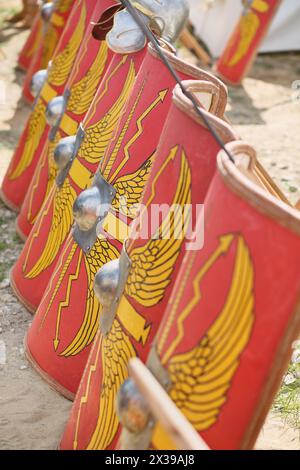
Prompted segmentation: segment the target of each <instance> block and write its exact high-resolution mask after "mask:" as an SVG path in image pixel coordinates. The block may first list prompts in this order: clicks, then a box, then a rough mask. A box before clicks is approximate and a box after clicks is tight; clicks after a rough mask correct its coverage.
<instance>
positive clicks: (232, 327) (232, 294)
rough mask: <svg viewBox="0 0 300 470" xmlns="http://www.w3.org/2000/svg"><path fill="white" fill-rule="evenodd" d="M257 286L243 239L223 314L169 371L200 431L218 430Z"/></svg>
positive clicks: (175, 393)
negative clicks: (216, 423) (213, 427)
mask: <svg viewBox="0 0 300 470" xmlns="http://www.w3.org/2000/svg"><path fill="white" fill-rule="evenodd" d="M253 283H254V270H253V265H252V262H251V259H250V254H249V250H248V248H247V246H246V244H245V241H244V239H243V238H242V237H239V240H238V249H237V256H236V263H235V268H234V274H233V281H232V284H231V287H230V291H229V294H228V297H227V299H226V303H225V305H224V307H223V310H222V311H221V313H220V315H219V316H218V318H217V319H216V320H215V322H214V323H213V324H212V325H211V326H210V328H209V329H208V331H207V333H206V334H205V336H204V337H203V338H202V339H201V340H200V342H199V344H198V346H196V347H195V348H194V349H193V350H192V351H189V352H187V353H184V354H179V355H177V356H175V357H173V358H171V359H170V361H169V363H168V365H167V368H168V373H169V377H170V380H171V382H172V388H171V390H170V396H171V398H172V400H173V401H174V402H175V403H176V405H177V406H178V408H179V409H180V410H181V411H182V412H183V413H184V415H185V416H186V417H187V419H188V420H189V421H190V422H191V424H192V425H193V426H194V427H195V428H196V429H197V431H204V430H206V429H208V428H210V427H211V426H212V425H213V424H215V422H216V421H217V419H218V416H219V414H220V412H221V408H222V406H224V404H225V403H226V400H227V393H228V391H229V389H230V386H231V381H232V380H233V377H234V374H235V372H236V371H237V369H238V367H239V363H240V357H241V354H242V353H243V351H244V349H245V348H246V346H247V344H248V342H249V339H250V336H251V332H252V328H253V324H254V320H255V318H254V294H253ZM197 284H198V283H197ZM197 289H198V286H196V290H197ZM199 314H200V313H199ZM162 362H164V360H163V361H162Z"/></svg>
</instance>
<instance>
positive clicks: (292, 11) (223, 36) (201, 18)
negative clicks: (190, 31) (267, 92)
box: [188, 0, 300, 58]
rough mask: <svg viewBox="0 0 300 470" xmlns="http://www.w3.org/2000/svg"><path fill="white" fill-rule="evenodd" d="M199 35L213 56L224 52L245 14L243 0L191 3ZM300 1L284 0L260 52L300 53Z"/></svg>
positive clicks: (192, 1) (215, 0)
mask: <svg viewBox="0 0 300 470" xmlns="http://www.w3.org/2000/svg"><path fill="white" fill-rule="evenodd" d="M188 2H189V4H190V10H191V11H190V20H191V23H192V25H193V26H194V28H195V33H196V35H197V36H198V37H200V38H201V39H202V40H203V41H204V43H206V45H207V47H208V49H209V51H210V53H211V55H212V56H213V57H214V58H217V57H219V56H220V54H221V53H222V51H223V49H224V47H225V45H226V43H227V41H228V39H229V37H230V35H231V33H232V31H233V29H234V27H235V26H236V24H237V22H238V20H239V18H240V15H241V13H242V11H243V4H242V1H241V0H188ZM299 25H300V2H299V0H283V2H282V4H281V6H280V7H279V9H278V12H277V14H276V16H275V18H274V20H273V23H272V26H271V28H270V30H269V33H268V35H267V36H266V38H265V40H264V42H263V44H262V46H261V49H260V52H281V51H289V50H300V27H299Z"/></svg>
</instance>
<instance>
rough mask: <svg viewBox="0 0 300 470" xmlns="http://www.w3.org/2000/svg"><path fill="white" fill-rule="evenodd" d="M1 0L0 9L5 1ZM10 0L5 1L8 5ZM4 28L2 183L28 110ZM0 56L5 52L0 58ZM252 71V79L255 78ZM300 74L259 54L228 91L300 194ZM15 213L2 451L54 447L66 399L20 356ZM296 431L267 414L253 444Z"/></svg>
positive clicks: (295, 438) (7, 241)
mask: <svg viewBox="0 0 300 470" xmlns="http://www.w3.org/2000/svg"><path fill="white" fill-rule="evenodd" d="M5 3H6V4H7V2H4V1H3V0H0V7H1V6H4V4H5ZM12 3H15V2H14V1H12V2H9V4H10V5H11V4H12ZM11 32H12V31H6V32H5V33H4V34H5V37H6V39H5V41H4V42H2V43H0V48H1V49H2V53H4V54H5V58H3V56H2V54H1V55H0V184H1V180H2V178H3V175H4V172H5V170H6V168H7V165H8V163H9V160H10V158H11V155H12V152H13V149H14V147H15V145H16V142H17V140H18V136H19V135H20V132H21V131H22V127H23V123H24V121H25V119H26V116H27V115H28V113H29V111H30V109H29V108H28V107H27V106H25V105H24V103H22V101H21V100H20V91H21V88H20V84H21V83H22V74H20V73H16V71H15V69H14V66H15V63H16V57H17V52H18V50H19V49H20V47H21V45H22V43H23V41H24V38H25V36H26V33H24V32H21V33H18V34H17V35H11ZM1 57H2V58H1ZM254 77H255V78H254ZM297 79H300V65H299V55H296V54H291V55H276V56H267V57H263V58H259V59H258V60H257V62H256V64H255V67H254V69H253V71H252V73H251V77H250V78H248V79H246V80H245V82H244V85H243V87H240V88H236V89H230V108H229V111H228V117H229V119H230V120H231V121H232V123H233V124H234V125H235V127H236V128H237V130H238V131H239V133H240V134H241V136H242V137H243V138H244V139H246V140H247V141H249V143H251V144H253V145H254V146H255V147H256V148H257V150H258V152H259V157H260V159H261V161H262V162H263V164H264V165H265V166H266V168H267V169H268V170H269V171H270V173H271V175H272V176H273V178H274V179H275V180H276V182H277V183H278V184H279V185H280V187H281V188H282V189H283V191H284V192H285V194H286V195H287V196H288V197H290V198H291V199H292V200H293V201H294V202H296V201H297V200H298V199H299V198H300V159H299V156H298V154H299V150H300V133H299V129H300V101H298V102H297V101H296V100H295V99H293V91H292V88H291V85H292V82H293V81H294V80H297ZM14 220H15V216H14V214H12V213H11V212H10V211H8V210H7V209H5V207H4V206H3V205H2V204H1V203H0V358H1V350H2V353H3V351H4V352H5V356H6V360H3V361H2V362H4V363H3V364H1V359H0V449H55V448H56V446H57V443H58V441H59V437H60V435H61V433H62V430H63V427H64V423H65V421H66V419H67V417H68V413H69V410H70V406H71V405H70V403H69V402H68V401H67V400H65V399H64V398H62V397H60V396H59V395H58V394H57V393H56V392H54V391H52V390H51V389H50V388H49V387H48V385H47V384H46V383H44V382H43V381H42V380H41V379H40V378H39V376H38V375H36V373H35V372H34V371H33V370H32V369H31V368H30V366H29V365H28V364H27V362H26V359H25V358H24V350H23V338H24V334H25V331H26V330H27V328H28V327H29V325H30V322H31V320H32V319H31V316H30V314H29V313H28V312H27V311H26V310H25V309H24V308H23V307H22V306H21V305H20V304H19V303H18V302H17V301H16V299H15V298H14V297H13V295H12V294H11V291H10V288H9V285H8V284H9V283H8V271H9V268H10V267H11V265H12V264H13V262H14V260H16V258H17V256H18V253H19V252H20V249H21V246H22V245H21V243H20V242H19V241H18V239H17V238H16V236H15V231H14ZM299 442H300V441H299V430H295V429H292V428H290V427H288V426H287V425H285V423H284V422H283V421H282V419H281V418H280V417H278V416H275V415H274V414H273V413H271V414H270V415H269V417H268V420H267V422H266V424H265V426H264V429H263V430H262V433H261V436H260V438H259V440H258V442H257V448H258V449H300V444H299Z"/></svg>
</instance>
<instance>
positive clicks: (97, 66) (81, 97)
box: [67, 42, 108, 115]
mask: <svg viewBox="0 0 300 470" xmlns="http://www.w3.org/2000/svg"><path fill="white" fill-rule="evenodd" d="M107 53H108V48H107V44H106V42H102V43H101V45H100V48H99V51H98V54H97V57H96V59H95V61H94V63H93V64H92V66H91V67H90V69H89V70H88V72H87V74H86V75H85V76H84V77H83V78H82V79H81V80H80V81H79V82H78V83H76V84H75V85H74V86H73V87H72V89H71V96H70V98H69V101H68V107H67V110H68V111H71V112H73V113H74V114H79V115H80V114H84V113H86V112H87V111H88V109H89V107H90V105H91V102H92V100H93V98H94V95H95V93H96V90H97V87H98V84H99V80H100V77H101V75H102V73H103V70H104V68H105V64H106V61H107V55H108V54H107Z"/></svg>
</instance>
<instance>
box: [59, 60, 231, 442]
mask: <svg viewBox="0 0 300 470" xmlns="http://www.w3.org/2000/svg"><path fill="white" fill-rule="evenodd" d="M170 60H172V58H170ZM173 61H174V63H173V65H175V67H176V62H177V61H178V59H174V58H173ZM180 69H181V66H180V65H179V63H178V62H177V71H178V70H180ZM191 75H192V72H190V76H191ZM193 75H194V76H193V78H197V79H198V80H199V81H195V80H191V81H187V82H184V83H185V84H186V86H187V87H188V88H189V89H190V91H191V92H193V93H194V95H195V97H196V99H198V100H199V103H203V105H205V106H206V107H207V108H208V109H209V110H210V111H212V113H215V115H214V114H212V113H209V112H207V113H206V115H207V116H208V118H209V119H210V122H211V124H212V125H213V126H215V127H216V128H218V129H219V132H220V133H221V135H222V137H223V138H224V140H225V141H227V142H228V141H231V140H233V139H234V138H235V134H234V133H233V131H232V130H231V128H230V126H229V125H228V124H226V123H225V122H224V121H223V120H222V119H221V117H223V113H224V109H225V105H226V97H227V93H226V88H225V87H224V86H223V84H222V83H221V82H220V81H219V80H217V79H215V78H214V77H213V76H211V75H209V74H207V73H205V72H202V71H200V70H198V73H197V74H193ZM216 114H217V115H219V116H220V117H217V116H216ZM218 149H219V147H218V145H217V144H216V143H215V141H214V139H213V138H212V137H211V134H210V133H209V132H208V130H207V129H206V127H205V126H204V125H203V123H202V122H201V121H200V120H199V119H198V118H197V116H196V114H195V112H194V111H193V108H192V105H191V104H190V103H189V101H188V100H186V98H185V97H184V96H183V95H182V93H181V92H180V91H179V88H178V87H176V89H175V92H174V98H173V104H172V105H171V109H170V112H169V115H168V118H167V120H166V123H165V126H164V128H163V130H162V134H161V138H160V143H159V145H158V150H157V153H156V157H155V159H154V163H153V165H152V170H151V173H150V176H149V180H148V183H147V185H146V187H145V190H144V194H143V196H142V201H141V202H142V206H141V216H140V217H138V218H137V219H136V221H135V222H134V223H133V225H131V230H130V236H129V240H128V241H127V242H126V243H125V245H124V247H123V251H122V254H121V257H120V258H119V260H118V263H116V262H111V263H108V264H107V265H105V266H104V268H102V269H100V271H98V274H97V276H96V280H95V292H96V294H97V296H98V298H99V300H100V304H101V303H102V306H101V311H100V318H99V319H100V332H99V333H98V336H97V337H96V340H95V342H94V346H93V349H92V352H91V355H90V357H89V361H88V363H87V367H86V369H85V373H84V376H83V379H82V382H81V385H80V388H79V391H78V393H77V397H76V400H75V402H74V406H73V410H72V413H71V417H70V420H69V422H68V425H67V428H66V430H65V433H64V436H63V439H62V442H61V448H62V449H73V448H78V449H112V448H115V446H116V444H117V441H118V437H119V432H120V425H119V420H118V417H117V415H116V411H115V406H114V403H115V400H116V397H117V393H118V390H119V388H120V386H121V385H122V383H123V382H124V380H125V379H126V378H127V365H128V361H129V359H130V358H131V357H135V356H139V357H141V358H142V360H143V361H145V360H146V358H147V355H148V352H149V348H150V345H151V343H152V341H153V338H154V337H155V334H156V332H157V329H158V327H159V324H160V321H161V318H162V312H163V311H164V308H165V306H166V303H167V300H168V297H169V295H170V292H171V288H172V285H173V282H174V280H175V278H176V274H177V272H178V270H179V267H180V263H181V259H182V257H183V254H184V251H185V245H186V241H185V235H184V231H185V229H186V228H187V225H188V220H189V214H190V209H191V206H190V205H191V204H195V205H196V203H198V202H199V204H201V203H202V202H203V200H204V197H205V194H206V191H207V188H208V186H209V182H210V181H211V179H212V177H213V174H214V171H215V166H216V155H217V152H218ZM199 168H201V171H199ZM202 168H203V171H202ZM157 206H159V207H162V206H163V212H164V214H162V212H161V213H160V214H158V213H155V209H154V213H152V208H153V207H155V208H157ZM186 206H187V207H186ZM172 210H173V213H172V215H171V211H172ZM186 210H187V211H186ZM146 226H147V227H148V229H149V231H148V230H146V231H145V230H144V229H145V227H146ZM104 227H105V222H104ZM167 232H168V234H167ZM175 232H176V237H175ZM142 234H143V236H142ZM165 235H166V236H165ZM114 271H115V272H114ZM112 273H113V274H112ZM117 275H118V279H119V280H118V283H117V286H118V287H117V290H116V292H115V295H114V298H113V299H112V300H111V301H109V300H110V297H111V296H112V295H111V292H110V291H109V290H108V292H107V289H108V287H107V284H106V280H105V277H106V276H110V277H113V278H114V277H115V276H117ZM92 370H93V372H92ZM110 371H114V372H112V374H111V373H110ZM107 380H108V381H109V385H108V383H106V381H107ZM88 384H89V385H88ZM99 390H100V393H99ZM97 391H98V392H97ZM84 396H85V399H83V397H84ZM111 405H112V406H111ZM88 416H89V418H88ZM91 416H93V418H92V419H91V418H90V417H91ZM87 421H89V423H87Z"/></svg>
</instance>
